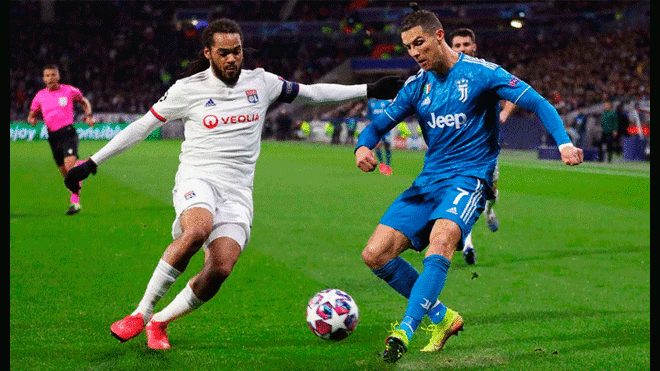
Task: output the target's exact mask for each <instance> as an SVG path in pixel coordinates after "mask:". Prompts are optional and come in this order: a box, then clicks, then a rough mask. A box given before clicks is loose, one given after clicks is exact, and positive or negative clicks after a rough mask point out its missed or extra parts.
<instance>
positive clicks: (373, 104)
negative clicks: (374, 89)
mask: <svg viewBox="0 0 660 371" xmlns="http://www.w3.org/2000/svg"><path fill="white" fill-rule="evenodd" d="M391 103H392V101H389V100H383V99H369V100H368V101H367V120H368V121H369V124H370V123H371V122H373V120H374V119H375V118H376V117H378V115H380V114H382V113H383V112H385V108H386V107H387V106H389V105H390V104H391ZM369 124H367V125H369ZM382 148H384V150H385V158H384V160H383V154H382V152H381V149H382ZM375 151H376V156H377V157H378V162H379V163H380V165H378V171H380V173H381V174H383V175H392V133H391V132H390V131H388V132H387V133H385V134H383V136H382V137H381V138H380V141H379V142H378V145H376V148H375Z"/></svg>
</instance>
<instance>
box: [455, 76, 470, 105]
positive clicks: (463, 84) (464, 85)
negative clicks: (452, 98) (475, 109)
mask: <svg viewBox="0 0 660 371" xmlns="http://www.w3.org/2000/svg"><path fill="white" fill-rule="evenodd" d="M456 86H457V87H458V91H459V92H460V93H461V97H460V98H458V100H460V101H461V102H463V103H465V101H467V98H468V81H467V80H466V79H460V80H458V81H456Z"/></svg>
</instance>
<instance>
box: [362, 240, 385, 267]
mask: <svg viewBox="0 0 660 371" xmlns="http://www.w3.org/2000/svg"><path fill="white" fill-rule="evenodd" d="M389 260H391V259H388V258H387V257H386V256H384V254H382V253H381V252H379V251H378V250H377V249H376V248H374V247H373V246H371V245H368V246H367V247H365V248H364V249H363V250H362V261H363V262H364V264H366V265H367V266H368V267H369V268H371V269H372V270H373V269H378V268H380V267H382V266H383V265H385V264H386V263H387V262H388V261H389Z"/></svg>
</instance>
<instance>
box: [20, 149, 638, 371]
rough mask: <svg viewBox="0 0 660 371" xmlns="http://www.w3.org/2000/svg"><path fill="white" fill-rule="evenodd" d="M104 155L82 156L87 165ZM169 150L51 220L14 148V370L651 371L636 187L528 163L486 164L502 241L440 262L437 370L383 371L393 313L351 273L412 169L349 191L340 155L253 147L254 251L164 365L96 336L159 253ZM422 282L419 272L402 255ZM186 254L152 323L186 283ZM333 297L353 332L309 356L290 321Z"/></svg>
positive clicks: (178, 336) (33, 164)
mask: <svg viewBox="0 0 660 371" xmlns="http://www.w3.org/2000/svg"><path fill="white" fill-rule="evenodd" d="M103 144H104V142H82V143H81V148H80V153H81V155H83V156H87V155H89V154H91V153H93V152H94V151H96V150H98V149H99V148H100V147H101V146H102V145H103ZM179 147H180V142H177V141H160V142H144V143H141V144H139V145H138V146H136V147H135V148H133V149H131V150H129V151H128V152H126V153H124V154H122V155H120V156H118V157H116V158H113V159H111V160H109V161H107V162H106V163H104V164H102V165H101V166H100V167H99V172H98V174H97V175H95V176H93V177H92V178H91V179H89V180H86V181H85V182H84V185H83V190H82V195H81V202H82V205H83V210H82V212H81V213H80V214H78V215H75V216H66V215H65V214H64V212H65V211H66V209H67V207H68V191H66V189H65V188H64V186H63V182H62V179H61V177H60V175H59V173H58V172H57V169H56V167H55V165H54V162H53V160H52V158H51V155H50V150H49V148H48V144H47V143H46V142H45V141H42V142H36V143H19V142H16V143H10V182H11V183H10V187H11V192H10V367H11V369H12V370H31V371H33V370H143V369H144V370H232V371H240V370H287V371H291V370H347V371H348V370H439V369H451V370H475V369H479V370H482V369H492V370H648V369H649V368H650V354H649V353H650V251H649V250H650V199H649V193H650V176H649V174H650V170H649V165H648V163H647V164H638V163H630V164H627V163H620V164H616V165H608V164H589V163H585V164H583V165H580V166H579V167H575V168H571V167H568V166H564V165H562V164H560V163H559V162H548V161H539V160H537V159H536V158H535V156H534V155H533V154H530V153H528V152H514V151H504V152H503V154H502V156H501V158H500V182H499V187H500V197H499V200H498V203H497V205H496V211H497V213H498V217H499V220H500V230H499V231H498V232H496V233H492V232H490V231H489V230H488V229H487V228H486V226H485V223H484V222H483V221H482V220H480V221H479V222H478V223H477V225H476V226H475V228H474V235H473V238H474V242H475V246H476V248H477V254H478V255H477V259H478V260H477V265H475V266H467V265H466V264H465V262H464V261H463V259H462V257H461V256H460V254H457V255H456V257H455V258H454V260H453V263H452V267H451V269H450V273H449V277H448V280H447V284H446V286H445V289H444V291H443V293H442V296H441V300H442V301H443V302H444V303H445V304H447V305H448V306H449V307H451V308H453V309H455V310H457V311H458V312H459V313H461V315H462V316H463V317H464V319H465V331H464V332H463V333H462V334H461V335H460V336H458V337H455V338H452V339H451V340H450V341H449V342H448V343H447V346H446V347H445V349H444V350H443V351H442V352H440V353H436V354H430V355H429V354H423V353H421V352H419V351H418V350H419V349H421V348H422V347H423V346H424V345H425V341H426V336H425V334H424V333H423V332H422V331H418V333H417V335H416V337H415V338H413V339H412V341H411V344H410V351H409V352H408V353H407V354H406V355H405V356H404V358H402V359H401V360H400V361H399V362H398V363H396V364H394V365H388V364H385V363H384V362H383V361H382V360H381V358H380V354H381V352H382V349H383V340H384V338H385V337H386V336H387V331H388V329H389V324H390V323H391V322H394V321H397V320H400V319H401V317H402V316H403V312H404V310H405V306H406V302H405V300H404V299H403V298H401V297H400V296H398V294H396V293H395V292H394V291H393V290H391V289H390V288H389V286H387V285H386V284H385V283H384V282H382V281H380V280H379V279H378V278H376V277H375V276H374V275H373V273H371V272H370V271H369V269H368V268H367V267H366V266H365V265H364V264H363V263H362V261H361V259H360V251H361V250H362V248H363V246H364V244H365V243H366V241H367V239H368V237H369V236H370V235H371V233H372V231H373V229H374V228H375V227H376V225H377V223H378V220H379V219H380V217H381V215H382V214H383V212H384V211H385V209H386V208H387V207H388V206H389V204H390V203H391V202H392V201H393V200H394V198H395V197H396V196H398V194H399V193H400V192H402V191H403V190H404V189H406V188H407V187H408V186H409V185H410V184H411V182H412V181H413V179H414V178H415V176H416V175H417V174H418V172H419V171H420V169H421V164H422V160H423V154H422V153H420V152H412V151H395V152H394V156H393V164H392V165H393V166H392V167H393V171H394V174H393V175H392V176H390V177H385V176H382V175H380V174H377V173H372V174H364V173H362V172H360V171H359V170H358V169H357V168H356V167H355V161H354V157H353V151H352V149H351V148H349V147H331V146H326V145H311V144H305V143H279V142H264V143H262V154H261V158H260V160H259V163H258V165H257V172H256V180H255V185H254V201H255V202H254V203H255V218H254V223H253V229H252V237H251V240H250V242H249V244H248V246H247V248H246V250H245V252H244V254H243V256H242V257H241V258H240V260H239V262H238V264H237V265H236V268H235V270H234V272H233V274H232V276H231V277H230V278H229V279H228V280H227V281H226V282H225V284H224V285H223V287H222V289H221V291H220V292H219V294H218V295H217V296H216V297H215V298H214V299H212V300H211V301H209V302H208V303H206V304H205V305H204V306H202V307H201V308H200V309H199V310H198V311H196V312H195V313H193V314H191V315H189V316H187V317H184V318H182V319H180V320H178V321H176V322H174V323H172V324H171V325H170V326H169V335H170V343H171V344H172V349H170V350H169V351H165V352H155V351H152V350H150V349H148V348H147V347H146V339H145V337H144V335H140V336H139V337H137V338H136V339H134V340H132V341H130V342H127V343H124V344H121V343H119V342H118V341H117V340H115V339H114V338H112V337H111V336H110V331H109V326H110V325H111V324H112V322H114V321H115V320H117V319H119V318H122V317H123V316H125V315H126V314H129V313H130V312H131V311H133V309H134V308H135V307H136V306H137V304H138V302H139V300H140V298H141V296H142V293H143V291H144V289H145V287H146V284H147V281H148V280H149V278H150V277H151V274H152V272H153V269H154V268H155V266H156V264H157V262H158V259H159V258H160V256H161V254H162V252H163V250H164V249H165V247H166V246H167V245H168V244H169V242H170V241H171V235H170V229H171V224H172V221H173V218H174V211H173V208H172V203H171V202H172V201H171V189H172V186H173V182H174V173H175V172H176V168H177V166H178V154H179ZM403 256H404V257H405V258H406V259H408V260H409V261H410V262H411V263H412V264H413V265H414V266H415V267H417V268H418V269H420V270H421V268H422V266H421V260H422V255H419V254H416V253H412V252H407V253H404V255H403ZM201 262H202V254H198V256H196V257H195V258H194V259H193V262H192V263H191V265H190V266H189V267H188V270H187V271H186V272H185V273H184V274H183V275H182V276H181V278H180V279H179V280H178V281H177V282H176V283H175V285H174V286H173V287H172V290H170V292H169V293H168V294H167V295H166V296H165V297H164V298H163V300H162V301H161V302H160V303H159V305H158V307H157V310H159V309H162V308H163V307H164V305H166V304H167V303H169V301H170V300H172V299H173V298H174V296H175V295H176V294H177V293H178V292H179V291H180V290H181V289H182V288H183V285H184V284H185V283H186V282H187V280H188V279H190V278H191V277H192V276H193V275H194V274H195V273H196V272H197V271H198V269H199V268H200V267H201ZM331 287H335V288H340V289H342V290H345V291H346V292H348V293H349V294H350V295H351V296H353V298H354V299H355V300H356V302H357V304H358V306H359V308H360V324H359V325H358V327H357V329H356V331H355V332H354V333H353V334H352V335H351V336H349V337H348V338H347V339H346V340H344V341H341V342H338V343H330V342H325V341H323V340H320V339H317V338H316V337H314V336H313V335H312V333H311V332H310V331H309V329H308V328H307V325H306V323H305V314H304V313H305V305H306V303H307V300H308V299H309V298H310V297H311V296H312V295H313V294H314V293H315V292H317V291H319V290H322V289H325V288H331Z"/></svg>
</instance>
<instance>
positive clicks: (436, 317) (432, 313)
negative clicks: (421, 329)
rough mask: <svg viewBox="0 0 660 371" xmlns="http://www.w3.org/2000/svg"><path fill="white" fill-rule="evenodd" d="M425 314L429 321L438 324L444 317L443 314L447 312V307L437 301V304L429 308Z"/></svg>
mask: <svg viewBox="0 0 660 371" xmlns="http://www.w3.org/2000/svg"><path fill="white" fill-rule="evenodd" d="M427 314H428V316H429V318H430V319H431V322H433V323H435V324H438V323H440V322H442V320H443V319H445V314H447V307H446V306H445V305H444V304H442V303H441V302H439V301H438V302H437V304H436V305H435V306H434V307H433V308H431V310H429V312H428V313H427Z"/></svg>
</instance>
